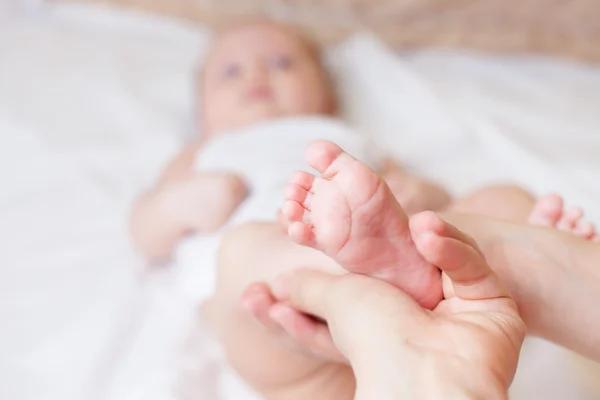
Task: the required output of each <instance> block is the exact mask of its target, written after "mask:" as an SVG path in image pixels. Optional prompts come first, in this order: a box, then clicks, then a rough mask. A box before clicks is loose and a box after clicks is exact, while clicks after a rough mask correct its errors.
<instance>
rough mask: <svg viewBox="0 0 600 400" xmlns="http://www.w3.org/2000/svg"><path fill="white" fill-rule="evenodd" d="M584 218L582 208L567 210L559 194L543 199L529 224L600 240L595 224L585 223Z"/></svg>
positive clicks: (532, 214)
mask: <svg viewBox="0 0 600 400" xmlns="http://www.w3.org/2000/svg"><path fill="white" fill-rule="evenodd" d="M582 218H583V210H582V209H581V207H569V208H567V209H565V208H564V201H563V199H562V197H560V196H559V195H557V194H548V195H545V196H543V197H541V198H540V199H539V200H538V201H537V203H536V204H535V206H534V207H533V210H532V211H531V214H529V223H530V224H531V225H536V226H545V227H549V228H556V229H558V230H561V231H565V232H570V233H572V234H574V235H575V236H578V237H581V238H583V239H589V240H594V241H598V240H600V236H599V235H598V234H597V232H596V228H595V227H594V224H592V223H591V222H589V221H584V220H582Z"/></svg>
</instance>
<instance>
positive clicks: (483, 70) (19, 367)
mask: <svg viewBox="0 0 600 400" xmlns="http://www.w3.org/2000/svg"><path fill="white" fill-rule="evenodd" d="M4 15H6V16H3V19H2V21H1V22H0V167H1V168H0V182H2V190H1V193H0V240H1V241H0V243H1V244H0V249H1V251H0V254H1V255H2V267H0V321H1V329H0V398H3V399H11V400H21V399H27V400H29V399H36V400H37V399H50V400H53V399H60V400H71V399H73V400H81V399H86V400H88V399H111V400H112V399H116V400H123V399H127V400H129V399H144V400H148V399H157V400H167V399H176V398H180V397H182V396H184V397H185V396H187V398H200V399H207V400H213V399H214V400H229V399H232V400H233V399H235V400H245V399H247V398H250V397H249V396H250V394H248V391H247V390H246V389H245V388H244V386H243V384H241V383H240V382H239V380H237V379H235V376H234V375H233V374H232V373H231V372H230V371H229V370H228V368H227V366H226V365H225V364H224V362H223V360H222V356H221V354H220V350H219V348H218V346H217V345H216V343H215V342H214V341H213V340H212V339H211V337H210V334H209V332H208V331H207V330H206V329H204V328H203V326H202V322H201V321H199V320H198V319H196V318H193V317H194V314H193V313H194V311H195V303H194V301H193V299H192V298H191V297H190V296H189V295H188V292H187V291H186V290H183V289H182V287H181V285H180V281H181V279H180V275H179V273H180V271H179V270H178V269H177V268H176V267H175V266H173V267H171V268H169V267H165V268H157V269H150V270H149V269H146V268H143V266H142V265H141V263H140V261H139V260H138V259H137V258H136V256H135V254H134V253H133V252H132V251H131V248H130V244H129V241H128V235H127V230H126V216H127V212H128V208H129V206H130V204H131V201H132V199H133V198H134V196H135V194H136V193H138V192H139V191H140V190H142V189H143V188H144V187H146V186H147V185H149V184H150V183H151V182H152V181H153V179H154V178H155V177H156V174H157V173H158V171H159V170H160V169H161V168H162V167H163V166H164V163H165V162H166V160H167V159H168V158H169V157H170V156H171V155H172V154H173V153H174V152H175V151H176V149H177V148H178V146H179V145H180V143H181V142H182V140H183V139H184V138H185V137H188V136H189V135H190V134H191V133H192V132H193V120H194V96H193V95H194V93H193V90H192V89H193V87H194V86H193V84H192V83H193V71H194V68H195V65H196V64H195V61H196V59H197V57H198V56H200V55H201V54H202V50H203V48H204V44H205V42H206V39H207V37H206V35H205V33H204V32H203V31H201V30H197V29H193V28H191V27H188V26H185V25H182V24H179V23H173V22H171V21H166V20H161V19H157V18H150V17H147V16H141V15H137V14H131V13H125V12H121V13H119V12H112V11H110V10H102V9H94V8H77V7H74V6H69V7H67V6H63V7H49V6H48V7H44V8H41V9H39V10H38V9H36V10H34V12H33V13H32V14H29V15H27V16H25V17H15V16H14V14H4ZM331 58H332V61H331V63H332V67H333V69H334V74H335V76H336V77H337V79H338V80H339V81H340V85H341V92H342V96H343V97H344V99H345V100H346V101H345V103H344V111H345V114H346V116H347V118H348V120H349V122H350V123H352V124H355V125H356V126H357V127H359V128H360V129H362V130H365V131H368V132H370V133H372V134H373V137H375V138H376V140H377V142H378V144H379V145H380V147H381V148H382V149H389V150H390V152H391V153H392V154H394V155H396V156H397V157H399V158H400V159H401V160H404V161H406V162H408V163H409V166H410V167H411V168H412V169H414V170H415V171H417V172H420V173H423V174H425V175H427V176H429V177H431V178H434V179H439V180H440V181H442V182H443V183H444V184H445V185H446V186H447V187H449V188H450V189H451V190H452V191H454V192H455V193H457V194H461V193H465V192H467V191H468V190H470V189H472V188H473V187H475V186H477V185H480V184H483V183H489V182H490V181H492V180H498V179H509V180H515V181H517V182H521V183H523V184H524V185H526V186H527V187H529V188H530V189H531V190H533V191H534V192H535V193H542V192H546V191H549V190H555V191H558V192H561V193H563V194H564V195H566V197H567V199H568V200H569V201H570V202H573V203H579V204H581V205H583V206H584V207H585V209H586V210H587V211H588V214H589V215H590V216H591V217H593V219H595V220H596V221H600V207H598V204H600V185H599V184H598V180H597V178H596V177H598V176H600V175H599V172H600V171H599V170H600V161H599V159H598V157H597V154H598V149H599V146H600V136H599V135H598V129H599V128H600V116H599V114H598V113H597V104H600V71H599V70H597V69H594V68H591V67H586V66H583V65H577V64H571V63H566V62H559V61H554V60H543V59H533V58H529V59H522V58H521V59H517V58H504V59H498V58H487V57H482V56H474V55H469V54H456V53H442V52H425V53H418V54H412V55H405V56H403V57H397V56H395V55H394V54H392V53H390V52H389V51H387V50H386V49H385V48H383V47H382V46H381V45H380V44H379V43H378V42H377V41H375V40H373V39H372V38H370V37H369V36H358V37H356V38H355V39H354V40H351V41H349V42H347V43H345V44H344V45H342V46H341V47H339V48H337V49H335V50H334V51H332V57H331ZM364 60H368V63H365V62H364ZM192 325H193V326H192ZM192 330H194V334H192ZM190 337H194V338H195V339H194V340H193V341H192V347H193V351H191V355H192V356H191V357H189V356H188V357H185V356H184V355H183V354H182V352H181V349H182V348H183V349H188V350H187V351H190V350H189V349H190V344H189V342H188V340H189V338H190ZM565 354H566V353H565V352H563V351H562V350H560V349H557V348H556V347H554V346H551V345H548V344H546V343H545V342H542V341H537V340H534V341H530V342H529V343H528V344H527V345H526V347H525V348H524V350H523V358H522V361H521V366H520V370H519V374H518V376H517V378H516V381H515V384H514V386H513V389H512V398H514V399H535V398H540V399H542V398H543V399H565V398H569V399H585V398H591V397H586V395H585V394H584V393H583V391H582V390H581V389H580V388H578V386H577V385H576V384H575V377H574V375H573V372H572V369H571V368H570V366H569V361H568V358H566V355H565Z"/></svg>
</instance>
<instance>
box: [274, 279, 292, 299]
mask: <svg viewBox="0 0 600 400" xmlns="http://www.w3.org/2000/svg"><path fill="white" fill-rule="evenodd" d="M291 281H292V276H291V274H282V275H279V276H278V277H277V278H275V281H274V282H273V286H272V290H273V294H274V295H275V297H277V298H278V299H280V300H281V299H286V298H288V297H289V296H290V284H291Z"/></svg>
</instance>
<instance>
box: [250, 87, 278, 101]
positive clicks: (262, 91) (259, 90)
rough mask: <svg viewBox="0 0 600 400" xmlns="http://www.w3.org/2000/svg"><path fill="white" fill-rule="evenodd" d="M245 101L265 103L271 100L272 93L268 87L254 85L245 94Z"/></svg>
mask: <svg viewBox="0 0 600 400" xmlns="http://www.w3.org/2000/svg"><path fill="white" fill-rule="evenodd" d="M245 97H246V99H247V100H249V101H256V100H258V101H265V100H271V99H272V98H273V92H272V91H271V88H270V87H269V86H268V85H256V86H253V87H251V88H250V89H249V90H248V91H247V92H246V96H245Z"/></svg>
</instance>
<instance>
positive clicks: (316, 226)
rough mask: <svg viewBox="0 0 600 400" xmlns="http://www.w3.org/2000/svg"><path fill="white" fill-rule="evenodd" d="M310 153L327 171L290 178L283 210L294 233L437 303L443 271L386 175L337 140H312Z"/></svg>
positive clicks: (351, 267) (355, 268) (354, 268)
mask: <svg viewBox="0 0 600 400" xmlns="http://www.w3.org/2000/svg"><path fill="white" fill-rule="evenodd" d="M306 158H307V161H308V164H309V165H310V166H311V167H313V168H314V169H316V170H317V171H319V172H320V173H321V175H322V177H315V176H313V175H311V174H308V173H306V172H298V173H297V174H296V175H295V176H294V178H293V179H292V181H291V182H290V184H289V186H288V188H287V190H286V193H285V200H286V201H285V203H284V205H283V210H282V211H283V214H284V216H285V217H286V218H287V219H289V221H290V225H289V229H288V233H289V235H290V237H291V238H292V239H293V240H294V241H296V242H297V243H299V244H302V245H305V246H310V247H314V248H316V249H319V250H321V251H323V252H324V253H325V254H327V255H328V256H330V257H332V258H333V259H334V260H335V261H336V262H338V263H339V264H340V265H341V266H342V267H344V268H345V269H346V270H348V271H350V272H355V273H360V274H365V275H371V276H373V277H376V278H378V279H382V280H385V281H387V282H389V283H391V284H393V285H395V286H397V287H399V288H400V289H402V290H404V291H405V292H406V293H408V294H409V295H410V296H412V297H413V298H414V299H415V300H416V301H418V302H419V304H421V305H422V306H423V307H426V308H430V309H431V308H433V307H435V306H436V305H437V304H438V303H439V301H440V300H441V299H442V290H441V280H440V272H439V270H438V269H437V268H436V267H435V266H433V265H432V264H431V263H429V262H427V261H425V259H423V257H421V255H420V254H419V252H418V251H417V250H416V248H415V245H414V243H413V241H412V239H411V236H410V230H409V227H408V217H407V216H406V214H405V213H404V211H403V210H402V208H401V207H400V204H399V203H398V202H397V201H396V199H395V197H394V195H393V194H392V193H391V191H390V189H389V188H388V186H387V184H386V183H385V182H384V181H383V180H382V179H381V177H380V176H379V175H377V174H376V173H375V172H373V171H372V170H371V169H369V168H368V167H367V166H365V165H364V164H362V163H361V162H359V161H358V160H356V159H355V158H353V157H351V156H350V155H348V154H347V153H345V152H344V151H343V150H342V149H341V148H339V147H338V146H337V145H335V144H333V143H331V142H326V141H317V142H314V143H312V144H311V145H310V146H309V148H308V150H307V153H306Z"/></svg>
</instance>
